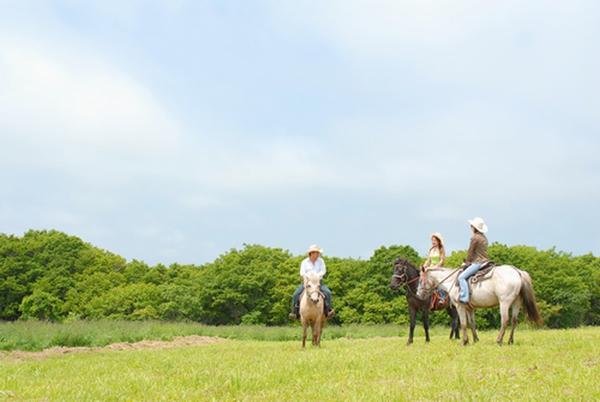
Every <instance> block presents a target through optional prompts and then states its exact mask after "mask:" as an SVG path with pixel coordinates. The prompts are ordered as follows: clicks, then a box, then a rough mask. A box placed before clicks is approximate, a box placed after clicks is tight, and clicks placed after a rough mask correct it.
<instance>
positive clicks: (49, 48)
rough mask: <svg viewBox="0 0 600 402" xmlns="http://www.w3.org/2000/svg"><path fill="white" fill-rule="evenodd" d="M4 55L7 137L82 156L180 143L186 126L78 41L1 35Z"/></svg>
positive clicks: (2, 124) (0, 121) (0, 126)
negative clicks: (61, 42) (66, 42)
mask: <svg viewBox="0 0 600 402" xmlns="http://www.w3.org/2000/svg"><path fill="white" fill-rule="evenodd" d="M0 61H1V62H0V88H1V91H0V110H2V117H0V131H1V132H2V134H1V136H2V137H1V138H2V139H3V140H4V141H11V142H14V141H20V142H25V143H27V144H29V145H33V144H35V145H36V146H38V147H45V148H49V149H52V150H56V149H58V150H61V151H62V152H63V153H65V154H66V155H65V156H69V155H71V156H77V155H78V154H79V155H80V156H81V157H82V158H83V159H85V158H87V157H89V156H91V155H93V154H94V153H102V152H111V153H114V154H115V155H122V156H125V155H127V156H133V155H139V154H148V153H150V154H152V155H159V154H164V153H168V152H172V151H174V150H176V148H177V146H178V142H179V141H180V136H181V128H180V127H179V125H178V124H177V122H176V121H175V120H174V119H173V118H172V117H171V116H169V113H168V112H166V111H165V109H164V108H163V107H162V106H161V105H160V102H159V101H158V100H157V99H156V97H155V96H154V95H153V94H152V93H151V92H150V91H149V90H148V89H147V88H146V87H144V86H143V85H140V83H138V82H137V81H136V80H135V79H133V78H131V77H129V76H128V75H127V74H126V73H124V72H123V71H121V70H120V69H119V68H118V67H116V66H114V65H111V64H110V63H108V62H107V61H106V60H103V59H102V58H99V57H98V56H97V55H96V54H94V53H91V52H89V51H87V50H86V49H84V48H82V47H80V46H68V45H67V46H64V45H63V46H61V47H56V46H54V44H48V43H44V42H43V41H39V40H37V41H36V40H23V39H12V38H9V37H8V35H3V36H0ZM80 153H83V155H81V154H80Z"/></svg>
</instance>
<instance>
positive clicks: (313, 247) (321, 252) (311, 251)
mask: <svg viewBox="0 0 600 402" xmlns="http://www.w3.org/2000/svg"><path fill="white" fill-rule="evenodd" d="M315 251H316V252H317V253H319V254H323V249H322V248H320V247H319V246H317V245H316V244H313V245H312V246H310V247H309V248H308V251H307V253H308V254H310V253H313V252H315Z"/></svg>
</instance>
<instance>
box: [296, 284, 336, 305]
mask: <svg viewBox="0 0 600 402" xmlns="http://www.w3.org/2000/svg"><path fill="white" fill-rule="evenodd" d="M303 290H304V285H300V286H298V287H297V288H296V291H295V292H294V295H293V296H292V309H294V307H295V306H297V305H298V304H299V303H300V302H299V300H298V298H299V297H300V293H302V291H303ZM321 292H323V294H324V295H325V306H326V307H327V309H330V308H332V305H331V289H329V288H328V287H327V286H325V285H321Z"/></svg>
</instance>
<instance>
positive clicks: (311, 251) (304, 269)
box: [290, 244, 335, 320]
mask: <svg viewBox="0 0 600 402" xmlns="http://www.w3.org/2000/svg"><path fill="white" fill-rule="evenodd" d="M322 252H323V250H321V249H320V248H319V247H318V246H317V245H315V244H313V245H312V246H310V247H309V248H308V257H307V258H305V259H304V260H302V263H301V264H300V276H301V277H302V278H303V279H304V277H306V276H308V275H309V274H311V273H315V274H317V275H319V277H320V278H321V279H322V278H323V276H324V275H325V274H326V273H327V268H326V267H325V261H323V259H322V258H321V253H322ZM303 290H304V283H303V284H301V285H300V286H298V288H297V289H296V291H295V292H294V295H293V296H292V312H291V313H290V319H292V320H296V319H298V318H299V315H300V294H302V291H303ZM321 292H323V294H324V295H325V314H327V318H331V317H333V316H334V314H335V310H334V309H333V304H332V300H331V290H330V289H329V288H328V287H327V286H325V285H324V284H323V283H321Z"/></svg>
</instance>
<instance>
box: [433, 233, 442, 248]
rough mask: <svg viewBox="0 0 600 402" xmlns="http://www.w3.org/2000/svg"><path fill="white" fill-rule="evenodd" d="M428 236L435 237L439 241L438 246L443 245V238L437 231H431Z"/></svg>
mask: <svg viewBox="0 0 600 402" xmlns="http://www.w3.org/2000/svg"><path fill="white" fill-rule="evenodd" d="M430 237H435V238H437V239H438V240H439V241H440V246H442V247H444V238H443V237H442V235H441V234H440V233H438V232H435V233H432V234H431V236H430Z"/></svg>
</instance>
